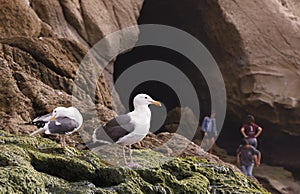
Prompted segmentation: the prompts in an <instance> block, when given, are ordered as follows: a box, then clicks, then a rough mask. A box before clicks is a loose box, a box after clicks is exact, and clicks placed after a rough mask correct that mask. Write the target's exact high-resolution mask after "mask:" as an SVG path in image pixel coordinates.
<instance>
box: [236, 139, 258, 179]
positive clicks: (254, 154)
mask: <svg viewBox="0 0 300 194" xmlns="http://www.w3.org/2000/svg"><path fill="white" fill-rule="evenodd" d="M236 154H237V155H236V156H237V163H238V164H241V167H242V172H243V173H244V174H245V175H246V176H249V177H252V171H253V167H254V163H255V164H256V166H257V167H258V166H259V165H260V159H261V154H260V151H258V150H257V149H256V148H254V147H253V146H252V145H250V144H249V143H248V140H247V139H243V140H242V144H241V145H240V147H239V148H238V149H237V151H236Z"/></svg>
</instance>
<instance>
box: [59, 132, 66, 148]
mask: <svg viewBox="0 0 300 194" xmlns="http://www.w3.org/2000/svg"><path fill="white" fill-rule="evenodd" d="M60 137H61V139H60V143H61V146H62V147H63V148H65V147H66V136H65V135H60Z"/></svg>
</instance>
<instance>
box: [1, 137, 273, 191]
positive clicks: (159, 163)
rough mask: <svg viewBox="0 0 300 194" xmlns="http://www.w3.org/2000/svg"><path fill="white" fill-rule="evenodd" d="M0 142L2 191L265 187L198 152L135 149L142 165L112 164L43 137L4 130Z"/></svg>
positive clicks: (258, 188) (92, 154)
mask: <svg viewBox="0 0 300 194" xmlns="http://www.w3.org/2000/svg"><path fill="white" fill-rule="evenodd" d="M0 148H1V153H0V174H1V176H0V185H1V187H0V192H1V193H115V194H116V193H120V194H121V193H173V192H176V193H177V192H180V193H191V192H195V191H197V192H201V193H210V192H218V193H219V192H222V193H232V192H234V193H268V192H267V191H266V190H265V189H263V188H262V187H261V186H260V185H259V184H258V183H257V182H255V181H254V180H252V179H249V178H247V177H245V176H244V175H243V174H242V173H241V172H240V171H236V169H233V168H231V167H230V166H228V165H226V164H221V163H219V164H218V163H214V162H208V161H207V160H206V159H205V158H203V157H202V158H201V157H187V158H177V159H172V158H171V157H168V156H165V155H163V154H161V153H158V152H154V151H151V150H136V151H134V152H133V156H134V157H135V158H134V159H135V161H139V162H140V165H142V166H141V167H139V168H136V169H130V168H126V167H111V166H109V165H106V164H104V163H103V162H102V161H101V160H100V159H99V158H98V157H97V156H96V155H95V154H94V153H91V152H89V151H78V150H76V149H72V150H70V151H71V152H72V153H70V151H69V152H67V151H65V150H63V149H62V148H60V147H59V145H58V144H56V143H54V142H52V141H50V140H48V139H44V138H36V137H34V138H31V137H28V136H17V135H11V134H9V133H7V132H3V131H0ZM114 151H116V150H114ZM119 151H120V152H119V155H120V157H121V155H122V154H121V153H122V152H121V150H119ZM202 152H203V151H202ZM203 153H205V152H203ZM70 154H71V155H70ZM163 160H165V162H163Z"/></svg>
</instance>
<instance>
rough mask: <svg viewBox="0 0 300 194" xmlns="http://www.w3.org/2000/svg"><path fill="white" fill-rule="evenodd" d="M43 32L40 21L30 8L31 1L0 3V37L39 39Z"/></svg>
mask: <svg viewBox="0 0 300 194" xmlns="http://www.w3.org/2000/svg"><path fill="white" fill-rule="evenodd" d="M40 31H41V23H40V19H39V18H38V16H37V15H36V13H35V12H34V11H33V10H32V9H31V8H30V5H29V1H25V0H16V1H6V0H1V2H0V37H1V38H3V37H13V36H28V37H37V36H38V35H39V34H40Z"/></svg>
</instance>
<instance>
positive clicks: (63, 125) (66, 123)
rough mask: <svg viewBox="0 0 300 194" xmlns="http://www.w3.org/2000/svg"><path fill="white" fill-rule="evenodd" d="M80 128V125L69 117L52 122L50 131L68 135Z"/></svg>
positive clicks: (49, 126)
mask: <svg viewBox="0 0 300 194" xmlns="http://www.w3.org/2000/svg"><path fill="white" fill-rule="evenodd" d="M77 127H79V123H78V122H77V121H76V120H74V119H71V118H69V117H57V118H55V121H50V122H49V124H48V129H49V131H50V133H58V134H66V133H68V132H72V131H73V130H74V129H76V128H77Z"/></svg>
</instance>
